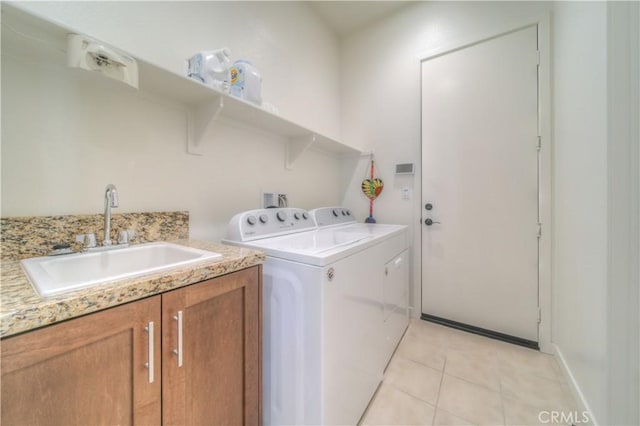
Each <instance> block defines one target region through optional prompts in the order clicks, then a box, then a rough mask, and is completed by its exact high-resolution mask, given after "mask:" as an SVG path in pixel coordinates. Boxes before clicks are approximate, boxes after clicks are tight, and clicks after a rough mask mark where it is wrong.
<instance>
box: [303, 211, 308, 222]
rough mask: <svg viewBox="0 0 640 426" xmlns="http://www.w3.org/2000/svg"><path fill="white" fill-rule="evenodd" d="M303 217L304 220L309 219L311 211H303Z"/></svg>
mask: <svg viewBox="0 0 640 426" xmlns="http://www.w3.org/2000/svg"><path fill="white" fill-rule="evenodd" d="M302 218H303V219H304V220H307V219H309V213H307V212H304V213H302Z"/></svg>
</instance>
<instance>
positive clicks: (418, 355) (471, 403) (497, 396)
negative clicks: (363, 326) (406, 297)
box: [361, 320, 576, 426]
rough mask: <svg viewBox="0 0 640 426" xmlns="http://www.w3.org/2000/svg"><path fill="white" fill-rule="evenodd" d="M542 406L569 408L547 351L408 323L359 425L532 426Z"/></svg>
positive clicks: (567, 396) (566, 392)
mask: <svg viewBox="0 0 640 426" xmlns="http://www.w3.org/2000/svg"><path fill="white" fill-rule="evenodd" d="M541 411H549V412H551V411H561V412H574V411H576V404H575V401H574V399H573V397H572V396H571V393H570V390H569V387H568V386H567V384H566V383H565V381H564V378H563V376H562V373H561V371H560V368H559V367H558V364H557V363H556V361H555V359H554V357H553V356H551V355H547V354H543V353H541V352H538V351H534V350H531V349H526V348H523V347H520V346H516V345H512V344H509V343H504V342H500V341H497V340H493V339H489V338H486V337H481V336H477V335H475V334H470V333H466V332H463V331H459V330H455V329H452V328H449V327H444V326H440V325H437V324H433V323H429V322H425V321H421V320H412V321H411V324H410V325H409V328H408V330H407V332H406V333H405V336H404V338H403V339H402V342H401V343H400V345H399V346H398V349H397V350H396V353H395V355H394V356H393V358H392V360H391V362H390V363H389V366H388V367H387V371H386V372H385V376H384V380H383V382H382V384H381V385H380V388H379V389H378V392H377V393H376V395H375V397H374V399H373V401H372V402H371V404H370V405H369V408H368V409H367V412H366V413H365V415H364V416H363V419H362V422H361V424H362V425H512V426H515V425H539V424H544V423H542V422H541V421H540V419H539V418H538V415H539V413H540V412H541ZM547 419H548V417H545V414H543V417H542V420H547ZM547 424H548V423H547ZM556 424H557V423H556Z"/></svg>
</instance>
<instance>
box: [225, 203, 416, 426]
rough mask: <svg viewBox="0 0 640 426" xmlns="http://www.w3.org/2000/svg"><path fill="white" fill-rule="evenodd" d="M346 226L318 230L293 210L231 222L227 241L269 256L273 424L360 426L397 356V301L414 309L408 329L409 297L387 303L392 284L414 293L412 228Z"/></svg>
mask: <svg viewBox="0 0 640 426" xmlns="http://www.w3.org/2000/svg"><path fill="white" fill-rule="evenodd" d="M343 225H344V226H335V227H333V226H328V227H326V228H324V227H323V228H318V227H317V226H316V224H315V222H314V221H313V220H312V219H311V217H310V216H309V214H308V213H307V212H306V211H304V210H301V209H293V208H284V209H264V210H252V211H248V212H244V213H240V214H238V215H236V216H234V217H233V218H232V219H231V221H230V222H229V226H228V232H227V238H226V239H225V240H223V242H225V243H228V244H234V245H240V246H245V247H251V248H255V249H258V250H262V251H264V252H265V254H266V262H265V264H264V267H263V273H264V277H263V283H264V289H263V301H264V305H263V319H264V321H263V328H264V339H263V348H264V349H263V395H264V404H263V413H264V424H265V425H285V424H286V425H294V424H295V425H299V424H342V425H344V424H356V423H357V422H358V420H359V419H360V417H361V416H362V414H363V413H364V410H365V409H366V407H367V405H368V403H369V401H370V399H371V397H372V396H373V394H374V392H375V390H376V388H377V387H378V385H379V383H380V381H381V380H382V375H383V372H384V369H385V367H386V364H387V362H388V360H389V358H390V356H391V353H392V352H393V349H390V347H391V343H390V342H391V341H393V340H395V338H393V339H390V337H389V332H388V331H389V327H388V324H389V321H388V318H389V317H390V316H389V315H387V314H388V311H389V307H390V306H391V304H395V305H398V306H404V312H405V314H404V318H405V322H404V328H406V326H407V324H408V316H407V309H406V305H407V302H406V300H404V301H395V302H391V299H390V298H387V302H385V290H384V289H385V288H388V287H394V286H391V285H389V284H388V283H389V282H390V281H403V280H404V281H405V284H404V285H405V287H408V270H409V269H408V256H407V248H408V235H407V228H406V227H405V226H399V225H397V226H396V225H385V226H382V225H376V226H368V227H367V226H364V227H360V226H348V224H347V223H346V222H345V223H343ZM351 225H359V224H355V223H352V224H351ZM385 272H386V274H385ZM397 286H399V285H396V287H397ZM405 299H406V292H405ZM387 305H388V306H387ZM397 311H399V308H398V309H393V312H397ZM391 316H393V315H391ZM394 318H395V317H394ZM404 328H403V329H402V331H404ZM400 335H401V333H400ZM398 340H399V338H398ZM396 344H397V341H396V342H395V344H393V348H395V345H396Z"/></svg>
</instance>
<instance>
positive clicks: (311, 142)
mask: <svg viewBox="0 0 640 426" xmlns="http://www.w3.org/2000/svg"><path fill="white" fill-rule="evenodd" d="M2 25H3V26H5V25H6V26H7V27H8V28H9V29H10V31H3V49H4V48H5V45H13V44H15V46H13V47H15V48H16V49H15V50H14V51H17V52H21V53H24V54H33V55H37V57H38V58H45V59H46V60H47V61H56V62H60V61H63V62H62V64H64V63H65V62H64V61H66V55H65V54H64V51H65V50H66V38H67V35H68V34H70V33H74V34H78V33H80V32H78V31H74V30H73V29H70V28H67V27H65V26H63V25H60V24H58V23H54V22H51V21H49V20H46V19H43V18H41V17H37V16H34V15H31V14H29V13H27V12H24V11H22V10H20V9H19V8H17V7H15V6H13V5H9V4H7V3H3V4H2ZM9 33H13V36H10V37H5V34H7V35H8V34H9ZM18 33H19V34H18ZM87 36H89V37H91V35H90V34H87ZM7 38H8V39H9V40H7ZM38 40H46V44H48V46H46V45H43V43H42V42H38ZM115 47H117V46H115ZM47 50H49V51H47ZM134 58H135V59H136V61H137V62H138V69H139V77H138V79H139V88H140V91H143V92H146V93H149V94H151V95H152V96H154V97H159V98H161V99H164V100H167V101H169V102H171V103H176V104H179V105H182V106H184V107H185V109H186V110H187V111H188V113H189V123H188V127H189V131H188V136H187V151H188V152H189V153H191V154H196V155H201V154H202V153H203V152H204V146H205V144H206V143H207V140H206V135H207V133H208V130H209V129H210V128H211V126H214V125H215V123H216V120H217V118H218V117H219V116H222V117H226V118H230V119H232V120H234V121H237V122H241V123H244V124H247V125H249V126H252V127H255V128H257V129H260V130H263V131H267V132H269V133H272V134H275V135H278V136H281V137H284V138H285V139H287V149H286V150H285V152H286V154H285V156H286V158H285V161H284V163H285V167H286V168H287V169H292V167H293V165H294V163H295V162H296V160H297V159H298V158H300V156H301V155H302V154H304V152H306V151H307V150H308V149H309V148H310V147H311V146H313V147H315V148H318V149H320V150H322V151H325V152H330V153H333V154H335V155H359V154H360V150H358V149H356V148H354V147H351V146H349V145H347V144H344V143H342V142H340V141H338V140H336V139H333V138H330V137H327V136H324V135H322V134H320V133H318V132H316V131H313V130H310V129H308V128H305V127H303V126H301V125H299V124H296V123H294V122H292V121H290V120H287V119H286V118H284V117H282V116H279V115H276V114H273V113H271V112H269V111H267V110H265V109H263V108H262V107H260V106H258V105H255V104H252V103H250V102H247V101H245V100H243V99H239V98H236V97H233V96H231V95H229V94H227V93H223V92H221V91H219V90H216V89H214V88H211V87H209V86H206V85H204V84H202V83H200V82H199V81H196V80H193V79H190V78H187V77H185V76H182V75H179V74H176V73H174V72H172V71H169V70H167V69H165V68H163V67H160V66H157V65H154V64H152V63H150V62H148V61H145V60H144V59H141V58H139V57H135V56H134Z"/></svg>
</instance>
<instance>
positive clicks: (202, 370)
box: [162, 267, 262, 425]
mask: <svg viewBox="0 0 640 426" xmlns="http://www.w3.org/2000/svg"><path fill="white" fill-rule="evenodd" d="M260 276H261V274H260V273H258V268H257V267H256V268H252V269H249V270H245V271H241V272H237V273H235V274H231V275H226V276H223V277H220V278H216V279H214V280H210V281H204V282H202V283H200V284H198V285H194V286H189V287H185V288H181V289H179V290H175V291H172V292H169V293H165V294H164V295H163V296H162V335H163V340H162V342H163V347H162V357H163V371H162V380H163V387H162V389H163V390H162V394H163V395H162V396H163V405H162V418H163V420H164V423H165V424H168V425H177V424H181V425H213V424H217V425H220V424H223V425H241V424H251V425H257V424H259V423H260V418H261V416H260V407H261V397H260V395H261V392H260V390H261V377H262V374H261V356H260V354H261V339H262V333H261V330H260V324H261V317H262V313H261V309H260V307H261V305H262V304H261V301H260V299H261V297H260V291H259V290H260V286H259V285H257V282H258V280H259V279H260ZM180 335H182V336H180ZM180 341H181V343H182V347H181V348H180ZM180 355H181V356H180ZM180 361H181V365H180Z"/></svg>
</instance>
